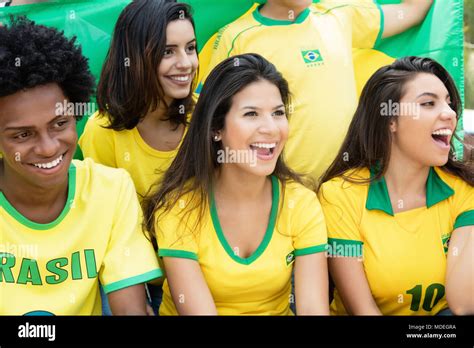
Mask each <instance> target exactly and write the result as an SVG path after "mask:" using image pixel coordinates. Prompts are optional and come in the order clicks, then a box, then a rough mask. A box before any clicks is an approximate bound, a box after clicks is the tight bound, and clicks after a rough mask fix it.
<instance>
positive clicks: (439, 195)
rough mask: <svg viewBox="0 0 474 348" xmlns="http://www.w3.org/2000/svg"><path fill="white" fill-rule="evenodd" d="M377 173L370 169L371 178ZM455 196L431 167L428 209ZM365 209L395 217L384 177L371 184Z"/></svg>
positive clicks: (427, 188)
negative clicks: (379, 211)
mask: <svg viewBox="0 0 474 348" xmlns="http://www.w3.org/2000/svg"><path fill="white" fill-rule="evenodd" d="M375 171H376V169H375V168H371V169H370V176H371V177H374V176H375ZM453 194H454V190H453V189H452V188H451V187H450V186H449V185H448V184H446V183H445V182H444V181H443V180H442V179H441V178H440V177H439V175H438V173H437V172H436V170H435V169H434V168H433V167H430V171H429V173H428V178H427V180H426V207H427V208H431V207H432V206H434V205H435V204H437V203H439V202H441V201H444V200H445V199H448V198H449V197H450V196H452V195H453ZM365 208H366V209H367V210H381V211H383V212H385V213H387V214H389V215H391V216H394V214H393V209H392V203H391V202H390V196H389V194H388V189H387V183H386V182H385V178H384V177H382V178H381V179H380V180H377V181H374V182H372V183H371V184H370V187H369V192H368V195H367V201H366V203H365Z"/></svg>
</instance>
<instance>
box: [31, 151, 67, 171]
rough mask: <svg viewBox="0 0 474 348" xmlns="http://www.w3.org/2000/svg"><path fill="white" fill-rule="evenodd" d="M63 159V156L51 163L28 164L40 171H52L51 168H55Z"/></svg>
mask: <svg viewBox="0 0 474 348" xmlns="http://www.w3.org/2000/svg"><path fill="white" fill-rule="evenodd" d="M63 158H64V154H63V155H61V156H59V157H58V158H56V159H55V160H54V161H51V162H48V163H29V164H30V165H32V166H35V167H36V168H40V169H52V168H55V167H57V166H58V165H59V164H60V163H61V162H62V161H63Z"/></svg>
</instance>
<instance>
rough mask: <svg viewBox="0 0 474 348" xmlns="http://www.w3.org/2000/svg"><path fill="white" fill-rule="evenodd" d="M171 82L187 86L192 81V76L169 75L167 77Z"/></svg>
mask: <svg viewBox="0 0 474 348" xmlns="http://www.w3.org/2000/svg"><path fill="white" fill-rule="evenodd" d="M167 77H168V78H169V79H170V80H171V81H173V82H175V83H177V84H187V83H188V82H189V81H191V74H182V75H169V76H167Z"/></svg>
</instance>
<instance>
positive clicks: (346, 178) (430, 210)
mask: <svg viewBox="0 0 474 348" xmlns="http://www.w3.org/2000/svg"><path fill="white" fill-rule="evenodd" d="M387 105H392V106H394V107H391V108H389V112H388V113H387ZM461 111H462V105H461V101H460V97H459V93H458V91H457V89H456V86H455V84H454V82H453V80H452V78H451V76H450V75H449V73H448V72H447V71H446V70H445V69H444V68H443V67H442V66H441V65H440V64H438V63H437V62H435V61H433V60H431V59H428V58H418V57H406V58H402V59H399V60H397V61H395V62H394V63H393V64H391V65H389V66H385V67H382V68H380V69H379V70H378V71H377V72H376V73H375V74H374V75H373V76H372V77H371V78H370V79H369V81H368V82H367V84H366V85H365V87H364V89H363V91H362V95H361V97H360V102H359V106H358V108H357V110H356V112H355V115H354V118H353V120H352V123H351V125H350V127H349V131H348V134H347V136H346V139H345V141H344V143H343V146H342V147H341V149H340V151H339V154H338V156H337V157H336V159H335V160H334V162H333V163H332V164H331V166H330V167H329V169H328V170H327V171H326V173H325V174H324V175H323V177H322V180H321V182H322V185H321V186H320V188H319V197H320V200H321V204H322V206H323V211H324V214H325V218H326V223H327V228H328V236H329V246H330V247H329V250H330V255H331V257H330V258H329V260H328V262H329V269H330V272H331V276H332V278H333V280H334V283H335V286H336V290H335V291H334V301H333V303H332V304H331V313H332V314H341V315H342V314H352V315H380V314H383V315H436V314H439V313H441V312H442V311H444V310H446V309H448V302H447V300H446V295H445V294H446V293H449V292H452V293H455V294H458V295H459V296H462V298H464V299H465V298H466V297H467V296H471V297H470V298H471V308H472V283H471V285H470V286H471V288H470V289H471V292H470V295H469V294H462V295H461V293H462V290H463V289H464V290H465V289H468V286H467V285H465V284H466V283H464V285H462V284H461V283H459V282H457V280H456V279H454V280H453V282H452V283H449V282H446V281H445V280H446V272H447V270H448V271H449V269H450V268H452V269H455V268H456V267H458V266H459V267H461V268H462V269H465V270H466V269H467V268H468V266H466V262H467V261H466V259H467V258H468V257H467V256H466V255H464V259H461V261H460V262H461V264H460V265H452V267H450V266H451V265H450V264H452V263H453V262H455V261H454V260H455V259H456V258H455V257H450V258H448V260H447V252H448V243H449V240H450V238H451V237H452V238H453V239H454V238H455V237H456V236H460V235H462V236H466V235H469V234H470V235H471V237H472V233H473V231H472V228H473V227H472V226H473V225H474V187H473V185H474V178H473V172H472V168H471V169H470V168H469V167H467V166H466V165H464V164H463V163H462V162H459V161H457V160H456V157H455V153H454V146H453V138H454V137H455V132H456V126H457V122H458V119H459V116H460V115H461ZM456 239H458V238H456ZM470 250H471V252H472V242H471V249H470ZM456 261H457V260H456ZM463 276H464V277H465V278H464V282H466V281H469V279H470V281H471V282H472V276H473V274H472V254H471V271H470V274H464V275H463ZM454 277H455V276H454ZM448 279H449V274H448ZM454 284H457V286H456V285H454ZM461 307H462V306H461ZM453 309H454V308H453ZM456 311H457V312H460V310H459V306H456Z"/></svg>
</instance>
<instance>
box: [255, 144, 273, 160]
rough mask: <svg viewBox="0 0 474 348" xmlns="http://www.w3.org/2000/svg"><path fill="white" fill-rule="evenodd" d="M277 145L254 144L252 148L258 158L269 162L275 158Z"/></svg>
mask: <svg viewBox="0 0 474 348" xmlns="http://www.w3.org/2000/svg"><path fill="white" fill-rule="evenodd" d="M276 145H277V143H253V144H251V145H250V148H251V149H252V150H253V151H256V152H257V157H259V158H260V159H263V160H268V159H272V158H273V152H274V151H275V148H276Z"/></svg>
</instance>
